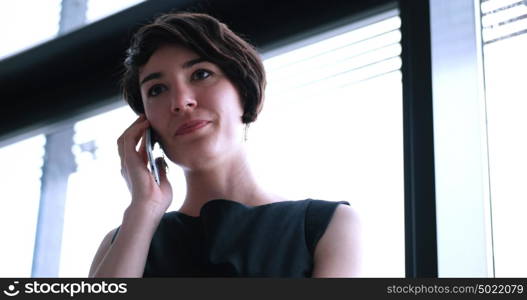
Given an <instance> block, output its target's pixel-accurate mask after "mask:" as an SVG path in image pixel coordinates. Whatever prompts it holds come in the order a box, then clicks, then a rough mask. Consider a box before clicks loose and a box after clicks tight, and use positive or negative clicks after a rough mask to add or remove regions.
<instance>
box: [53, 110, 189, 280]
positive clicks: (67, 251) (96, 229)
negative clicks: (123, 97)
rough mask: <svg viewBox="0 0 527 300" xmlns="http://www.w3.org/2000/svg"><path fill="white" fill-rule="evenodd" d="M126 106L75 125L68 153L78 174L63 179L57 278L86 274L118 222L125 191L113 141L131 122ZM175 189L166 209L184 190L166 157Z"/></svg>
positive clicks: (126, 195) (125, 201)
mask: <svg viewBox="0 0 527 300" xmlns="http://www.w3.org/2000/svg"><path fill="white" fill-rule="evenodd" d="M136 118H137V116H136V115H135V114H134V113H133V111H132V110H131V109H130V108H129V107H128V106H123V107H120V108H117V109H114V110H111V111H109V112H106V113H103V114H100V115H96V116H94V117H91V118H89V119H86V120H83V121H80V122H78V123H77V124H76V125H75V144H76V146H75V147H74V149H73V152H74V154H75V157H76V162H77V165H78V166H77V172H75V173H74V174H72V175H71V176H70V178H69V182H68V196H67V200H66V208H65V212H64V235H63V238H62V253H61V260H60V270H59V277H87V276H88V272H89V268H90V265H91V261H92V259H93V257H94V256H95V253H96V251H97V248H98V247H99V244H100V243H101V241H102V238H103V237H104V236H105V235H106V234H107V233H108V232H109V231H110V230H111V229H114V228H116V227H117V226H119V225H120V224H121V221H122V217H123V214H124V210H125V209H126V207H128V205H129V204H130V200H131V199H130V194H129V192H128V187H127V186H126V182H125V181H124V179H123V178H122V176H121V162H120V159H119V155H118V152H117V139H118V138H119V136H121V134H122V133H123V131H124V130H125V129H126V128H128V126H130V124H131V123H132V122H134V121H135V120H136ZM167 162H168V164H169V168H170V170H169V173H168V177H169V179H170V182H171V183H172V186H173V187H183V188H179V189H177V188H174V189H173V191H174V200H173V201H172V204H171V206H170V207H169V210H177V209H179V207H180V206H181V203H182V199H183V197H184V195H185V193H186V190H185V184H184V179H183V175H182V172H178V170H177V168H176V166H175V165H173V164H171V162H170V161H169V160H168V159H167Z"/></svg>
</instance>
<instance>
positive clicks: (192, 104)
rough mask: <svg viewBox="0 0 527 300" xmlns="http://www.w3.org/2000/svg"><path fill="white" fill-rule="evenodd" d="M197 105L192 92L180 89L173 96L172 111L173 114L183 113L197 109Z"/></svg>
mask: <svg viewBox="0 0 527 300" xmlns="http://www.w3.org/2000/svg"><path fill="white" fill-rule="evenodd" d="M197 105H198V103H197V101H196V99H195V97H194V95H193V94H192V93H191V92H190V91H188V90H184V89H179V90H178V91H177V92H176V93H175V95H173V96H172V103H171V107H170V110H171V111H172V112H173V113H181V112H183V111H186V110H192V109H195V108H196V106H197Z"/></svg>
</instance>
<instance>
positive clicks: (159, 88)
mask: <svg viewBox="0 0 527 300" xmlns="http://www.w3.org/2000/svg"><path fill="white" fill-rule="evenodd" d="M165 90H166V86H164V85H162V84H156V85H153V86H152V87H151V88H150V89H148V92H147V95H148V97H156V96H157V95H159V94H161V93H162V92H164V91H165Z"/></svg>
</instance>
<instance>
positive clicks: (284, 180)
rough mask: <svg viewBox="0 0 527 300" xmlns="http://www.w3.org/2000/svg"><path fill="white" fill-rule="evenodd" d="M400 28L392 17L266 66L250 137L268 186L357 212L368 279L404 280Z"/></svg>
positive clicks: (293, 196)
mask: <svg viewBox="0 0 527 300" xmlns="http://www.w3.org/2000/svg"><path fill="white" fill-rule="evenodd" d="M399 27H400V19H399V17H397V16H394V17H391V18H387V19H385V20H382V21H379V22H375V23H373V24H370V25H368V26H363V27H360V28H357V29H355V30H352V31H349V32H345V33H342V34H339V35H337V36H334V37H331V38H326V39H324V40H321V41H318V42H315V43H313V44H311V45H307V46H303V47H302V48H299V49H295V50H292V51H290V52H287V53H283V54H281V55H278V56H274V57H271V58H269V59H267V60H266V61H265V66H266V70H267V74H268V89H267V93H266V100H265V101H266V102H265V105H264V109H263V110H262V113H261V115H260V116H259V117H258V121H257V122H256V123H255V124H254V125H251V128H250V130H249V149H250V155H251V161H252V162H253V164H254V166H255V167H256V170H257V174H258V175H259V179H260V180H261V182H262V184H263V185H264V186H267V187H268V188H269V189H271V190H273V191H274V192H276V193H277V194H279V195H283V196H285V197H287V198H289V199H305V198H315V199H323V200H333V201H339V200H346V201H348V202H349V203H350V204H351V205H352V206H354V207H356V208H357V209H358V210H359V212H360V213H361V214H362V215H363V218H364V221H365V224H364V225H365V232H364V236H365V237H367V239H366V240H365V241H364V243H365V248H366V251H365V252H366V257H365V266H366V270H365V271H366V276H368V277H404V276H405V264H404V255H405V252H404V249H405V247H404V240H405V239H404V170H403V126H402V125H403V119H402V117H403V112H402V82H401V72H400V70H399V69H400V67H401V59H400V57H399V55H400V53H401V46H400V44H399V42H400V38H401V35H400V31H399ZM379 87H382V88H379ZM277 171H278V172H277ZM277 173H279V174H280V176H277ZM379 186H382V187H383V188H379ZM379 224H383V225H382V226H379ZM385 249H390V251H389V252H388V251H385Z"/></svg>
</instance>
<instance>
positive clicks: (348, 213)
mask: <svg viewBox="0 0 527 300" xmlns="http://www.w3.org/2000/svg"><path fill="white" fill-rule="evenodd" d="M361 231H362V228H361V222H360V215H359V213H358V212H357V210H356V209H355V208H354V207H352V206H348V205H345V204H341V205H338V206H337V207H336V208H335V212H334V214H333V217H332V218H331V221H330V222H329V224H328V227H327V228H326V231H325V232H324V234H323V235H322V237H321V238H320V240H319V241H318V243H317V246H316V248H315V253H314V261H315V264H314V269H313V277H360V274H361V262H362V258H361V256H362V254H361V253H362V251H361V247H362V242H361Z"/></svg>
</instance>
